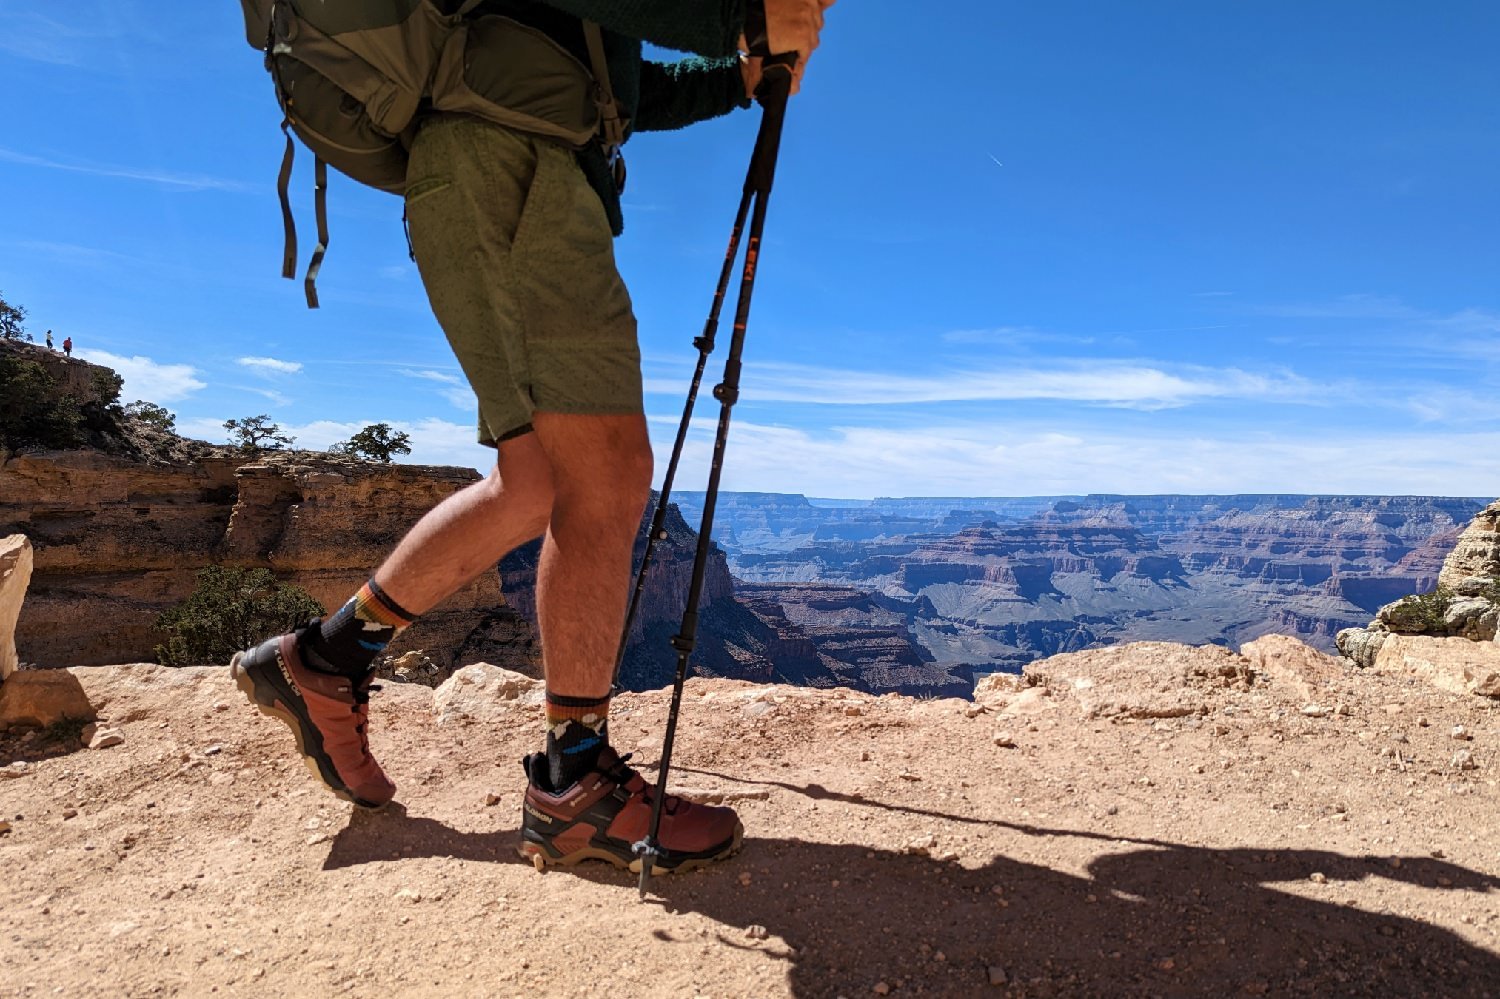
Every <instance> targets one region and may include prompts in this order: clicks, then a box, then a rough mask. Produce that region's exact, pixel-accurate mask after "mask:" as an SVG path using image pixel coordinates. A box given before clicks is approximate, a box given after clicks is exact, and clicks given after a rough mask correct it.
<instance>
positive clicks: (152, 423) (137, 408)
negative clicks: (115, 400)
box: [125, 399, 177, 434]
mask: <svg viewBox="0 0 1500 999" xmlns="http://www.w3.org/2000/svg"><path fill="white" fill-rule="evenodd" d="M125 415H126V416H129V417H132V418H134V419H135V420H137V421H139V422H141V423H144V424H145V425H146V426H148V427H150V428H151V429H153V430H160V431H161V432H162V433H167V434H170V433H175V432H176V430H177V417H176V416H175V415H173V414H172V412H171V411H170V410H168V409H167V408H165V407H164V406H158V405H157V404H156V403H154V402H146V401H145V400H144V399H137V400H136V401H135V402H132V403H131V404H130V405H128V406H126V407H125Z"/></svg>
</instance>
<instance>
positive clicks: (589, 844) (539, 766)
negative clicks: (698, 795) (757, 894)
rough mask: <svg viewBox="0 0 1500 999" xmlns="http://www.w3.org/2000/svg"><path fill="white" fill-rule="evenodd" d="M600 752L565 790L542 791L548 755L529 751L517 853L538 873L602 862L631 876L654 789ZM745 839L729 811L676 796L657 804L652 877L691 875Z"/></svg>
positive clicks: (609, 753) (648, 819)
mask: <svg viewBox="0 0 1500 999" xmlns="http://www.w3.org/2000/svg"><path fill="white" fill-rule="evenodd" d="M627 759H629V757H628V756H626V757H621V756H619V755H617V754H616V753H615V751H614V750H613V749H610V748H608V747H606V748H605V749H604V750H603V751H602V752H601V753H600V754H599V762H598V763H597V764H596V765H595V767H594V769H593V770H591V771H590V772H588V773H586V774H584V775H583V778H582V779H581V780H579V781H578V783H577V784H574V785H573V786H572V787H570V788H568V789H567V790H565V791H561V792H553V791H552V790H551V789H550V788H548V787H547V757H546V755H545V754H543V753H535V754H533V755H531V756H528V757H527V758H526V759H524V760H522V761H521V765H522V766H523V767H525V768H526V777H527V786H526V800H525V802H524V803H523V805H522V809H521V847H520V851H521V856H523V857H526V858H528V859H530V860H531V862H532V863H533V864H535V865H536V868H537V870H541V869H542V868H543V867H546V866H547V865H548V864H565V865H569V866H571V865H573V864H576V863H578V862H579V861H580V860H591V859H592V860H607V861H609V862H610V863H611V864H614V865H615V866H616V867H626V868H629V869H630V870H632V871H635V872H637V873H639V872H640V869H641V860H640V858H639V857H637V856H636V854H635V849H634V847H635V844H636V843H637V842H638V841H640V840H643V839H645V838H646V830H647V829H648V828H649V826H650V824H651V805H652V802H653V801H654V800H655V797H656V787H655V786H654V785H652V784H648V783H646V781H645V779H644V778H642V777H641V775H640V774H638V773H636V772H635V771H634V770H632V769H631V768H630V767H628V766H626V765H625V762H626V760H627ZM744 834H745V830H744V826H742V825H740V820H739V816H737V815H735V814H734V809H732V808H722V807H718V806H714V805H695V804H693V803H692V802H690V801H684V800H683V799H681V798H679V797H677V796H676V795H671V794H669V795H667V799H666V801H664V802H663V803H662V812H661V831H660V833H659V835H658V837H657V838H658V839H659V840H660V852H659V853H658V855H657V857H656V860H655V862H654V863H652V865H651V873H652V875H657V874H666V873H668V872H670V871H690V870H692V869H693V868H695V867H702V866H704V865H705V864H709V863H712V862H713V861H715V860H721V859H723V858H725V857H728V856H729V855H730V854H732V853H734V852H735V851H736V850H738V849H739V848H740V840H741V839H742V838H743V836H744Z"/></svg>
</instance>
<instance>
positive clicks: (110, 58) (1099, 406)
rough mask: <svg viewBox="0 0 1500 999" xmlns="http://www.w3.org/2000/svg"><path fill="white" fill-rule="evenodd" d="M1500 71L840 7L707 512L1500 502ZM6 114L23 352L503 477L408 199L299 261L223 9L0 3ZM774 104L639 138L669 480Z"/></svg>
mask: <svg viewBox="0 0 1500 999" xmlns="http://www.w3.org/2000/svg"><path fill="white" fill-rule="evenodd" d="M914 12H919V13H914ZM168 26H170V28H171V30H170V31H169V30H168ZM1497 44H1500V7H1497V6H1496V5H1495V4H1493V3H1490V2H1471V0H1445V2H1444V3H1442V4H1440V5H1439V4H1425V5H1418V4H1413V3H1407V2H1390V0H1360V2H1354V0H1321V2H1319V3H1316V4H1309V3H1306V2H1305V0H1300V2H1291V0H1268V2H1263V3H1257V4H1243V3H1241V4H1229V3H1202V2H1190V0H1153V2H1151V3H1138V4H1119V3H1106V2H1103V0H1092V2H1083V0H1072V2H1066V0H1064V2H1057V3H1050V4H1045V5H1043V4H1034V3H1028V4H1023V3H1018V2H995V0H987V2H978V0H950V2H948V3H944V4H941V5H936V4H934V5H925V4H924V5H916V4H911V3H907V2H896V0H843V2H841V3H839V4H838V5H837V6H835V7H834V8H833V9H832V10H831V11H830V13H829V23H828V28H827V30H826V32H825V36H824V45H823V47H822V48H820V49H819V50H818V53H817V56H816V58H815V59H814V61H813V63H812V65H811V67H810V69H809V72H808V76H807V80H806V83H805V86H804V89H803V93H802V94H801V95H800V96H798V97H797V98H795V99H794V100H793V102H792V106H791V109H790V112H789V116H788V123H787V136H786V141H785V144H784V148H783V153H782V167H781V171H780V174H779V176H778V180H777V187H776V191H775V194H774V196H773V198H772V201H771V211H770V214H771V218H770V221H769V224H768V230H767V243H766V247H765V252H764V254H763V262H762V266H761V271H760V279H759V285H758V291H757V297H756V302H755V311H754V314H753V317H752V322H751V329H750V338H749V344H748V347H747V352H746V364H747V369H746V376H745V393H744V396H743V401H742V403H741V404H740V405H739V406H738V407H736V409H735V425H734V429H733V432H732V435H731V440H730V445H729V453H728V461H727V464H726V473H725V487H726V488H730V489H747V490H750V489H757V490H758V489H764V490H774V491H783V492H804V493H808V494H811V495H820V496H848V497H869V496H876V495H960V494H970V495H1025V494H1050V493H1073V492H1137V493H1139V492H1228V491H1236V492H1362V493H1444V494H1458V495H1474V496H1491V495H1495V494H1497V493H1500V486H1497V482H1500V474H1497V458H1500V393H1497V388H1500V384H1497V383H1500V377H1497V375H1496V370H1497V362H1500V179H1497V178H1500V103H1497V102H1496V100H1495V95H1496V94H1497V93H1500V61H1497V60H1496V59H1495V58H1494V52H1495V50H1496V46H1497ZM0 87H3V89H4V92H5V93H7V94H8V95H9V101H8V106H9V108H10V111H9V113H8V115H7V121H6V125H7V127H6V128H5V130H4V134H3V137H0V190H3V191H4V192H5V195H4V219H5V225H4V227H3V228H0V292H3V293H4V295H5V297H6V298H7V299H8V300H10V301H12V302H18V303H21V304H24V305H25V306H27V307H28V308H29V309H30V310H31V313H32V319H31V327H32V329H33V331H34V332H35V333H36V334H38V337H40V334H41V333H42V332H43V331H44V330H45V329H46V328H49V327H50V328H52V329H54V330H55V331H56V335H57V337H58V338H59V339H61V337H62V336H63V335H64V334H71V335H72V337H73V339H74V341H75V343H76V344H77V347H78V350H79V353H80V354H81V355H82V356H85V357H89V358H91V359H95V360H98V361H101V362H102V363H109V364H112V365H114V366H115V367H117V368H118V369H119V370H120V371H121V373H122V374H124V376H125V378H126V390H125V391H126V397H127V398H135V397H142V398H147V399H152V400H154V401H157V402H160V403H162V404H163V405H166V406H167V407H168V408H170V409H172V410H173V411H174V412H175V413H177V414H178V420H179V427H180V428H181V429H184V430H186V431H187V432H190V433H193V434H195V435H198V436H204V437H207V438H210V439H214V438H217V439H222V434H223V431H222V429H221V426H220V424H222V422H223V420H225V419H226V418H230V417H241V416H247V415H253V414H256V413H262V412H264V413H269V414H270V415H271V416H272V417H273V419H275V420H276V421H277V422H278V423H280V424H281V425H282V426H283V427H285V428H288V429H289V430H290V431H291V432H292V433H293V434H295V435H296V436H297V438H298V440H299V443H301V444H302V445H304V446H324V445H326V444H328V443H330V442H331V441H334V440H338V439H341V438H343V437H347V436H348V435H349V433H351V432H353V431H354V430H357V429H358V428H360V427H362V426H364V425H365V424H368V423H371V422H375V421H381V420H383V421H387V422H391V423H394V424H396V425H398V426H400V427H402V428H404V429H406V430H408V431H409V432H410V433H411V434H412V436H413V439H414V441H415V443H416V445H417V448H416V452H415V453H414V454H413V455H412V456H411V460H420V461H428V462H437V463H452V464H466V465H467V464H473V465H476V466H479V467H481V468H483V467H487V464H488V462H489V457H488V454H487V452H485V451H484V450H483V449H481V448H479V447H478V446H477V445H474V444H473V443H472V437H473V432H472V402H471V399H470V398H469V396H468V394H467V389H466V388H465V387H464V385H463V382H462V379H461V376H460V374H459V371H458V368H457V365H456V363H455V362H454V361H453V359H452V356H451V355H450V354H449V352H448V350H447V347H446V344H445V342H444V340H443V338H442V334H441V331H440V330H439V329H438V327H437V325H436V323H435V322H434V321H433V319H432V318H431V315H430V313H429V310H428V307H427V303H426V299H425V296H424V294H423V292H422V289H421V284H420V281H419V279H418V277H417V274H416V270H415V267H414V266H413V265H412V264H411V262H410V261H409V260H408V259H407V256H406V246H405V242H404V240H403V237H402V234H401V227H400V214H401V206H400V202H399V201H398V200H397V199H395V198H393V197H391V196H389V195H383V194H379V193H377V192H374V191H370V190H366V189H363V188H360V187H359V186H358V185H356V184H354V183H352V182H349V181H344V180H343V179H342V178H336V179H335V181H334V183H333V185H332V190H331V196H330V201H331V209H332V227H333V234H332V243H331V246H330V251H329V257H328V260H327V263H326V265H325V267H324V269H323V275H322V278H321V281H320V287H321V290H322V297H323V308H322V309H321V310H320V311H318V312H308V311H307V310H306V309H305V307H304V305H303V302H302V297H301V291H300V283H299V282H287V281H283V280H281V279H280V277H279V276H278V271H279V262H280V256H281V223H280V215H279V211H278V209H277V206H276V197H275V191H274V185H275V174H276V169H277V166H278V163H279V159H280V155H281V142H280V133H279V132H278V130H277V123H278V120H279V119H278V114H277V111H276V108H275V102H274V99H273V98H272V96H271V92H270V83H269V80H268V78H267V77H266V75H265V73H264V71H263V70H262V68H261V66H260V62H259V58H258V56H257V54H256V53H254V52H253V51H252V50H251V49H249V48H248V47H247V46H246V45H245V44H244V41H243V36H242V30H241V25H240V22H239V13H238V7H237V5H235V4H232V3H229V2H222V3H212V4H206V3H196V2H195V3H188V2H186V0H168V2H166V3H155V4H147V3H144V2H142V0H108V2H104V0H70V2H69V3H68V4H65V5H58V4H55V3H43V2H41V0H0ZM757 114H758V112H743V113H740V114H737V115H735V116H732V117H731V118H728V119H724V120H721V121H716V122H711V123H707V124H705V125H701V126H698V127H696V128H694V129H691V130H688V131H685V132H682V133H674V134H666V135H659V134H647V135H641V136H638V137H637V138H636V139H635V140H634V141H633V142H632V143H631V145H630V146H629V153H630V168H631V187H630V190H629V192H628V194H627V197H626V225H627V232H626V235H625V236H624V237H623V238H622V239H621V240H620V241H619V243H618V246H617V251H618V255H619V258H620V263H621V269H622V271H623V272H624V274H625V277H626V279H627V281H628V283H629V284H630V286H631V289H632V292H633V295H634V299H635V306H636V313H637V316H638V317H639V320H640V324H641V342H642V350H643V354H644V357H645V374H646V384H647V389H648V395H647V400H646V401H647V410H648V415H649V416H650V417H651V419H652V421H653V422H652V425H653V428H654V432H655V433H656V435H657V437H658V438H659V441H658V443H659V447H658V455H659V458H660V460H659V465H665V454H666V449H667V447H669V445H670V440H671V435H672V433H673V431H674V429H675V426H676V421H677V418H678V415H679V414H680V412H681V405H682V403H681V399H682V393H683V391H684V389H685V387H686V378H687V375H688V373H689V372H690V370H691V364H692V361H693V359H694V352H693V350H692V347H691V341H692V339H693V337H694V336H695V335H696V334H697V333H698V331H699V330H700V328H701V326H702V320H703V315H704V313H705V310H706V308H707V305H708V298H709V293H710V291H711V289H712V284H713V281H714V279H715V278H716V276H717V270H718V266H719V262H720V259H721V257H722V254H723V246H724V242H725V239H726V238H727V234H728V225H729V221H730V218H731V216H732V214H733V210H734V207H735V204H736V202H737V198H738V192H739V187H740V183H741V181H742V179H743V176H744V165H745V161H746V158H747V155H748V152H749V148H750V144H751V141H752V138H753V135H754V130H755V125H756V115H757ZM310 165H311V157H302V158H301V160H300V169H299V175H298V178H297V181H296V186H295V188H294V190H295V200H296V204H297V206H298V209H299V221H300V223H301V226H302V229H301V232H302V234H303V237H304V238H303V244H304V247H303V250H304V253H303V255H304V261H303V262H304V263H305V256H306V252H307V249H308V248H309V247H310V244H311V242H312V239H311V225H312V214H311V193H310V189H311V177H310V169H308V168H310ZM721 349H722V348H721ZM699 413H700V415H701V417H702V418H703V419H702V420H701V421H700V422H701V425H700V426H698V427H696V428H695V430H694V434H693V439H692V441H691V444H690V454H689V462H688V465H687V467H686V468H685V470H684V477H683V478H682V479H681V480H680V482H679V485H680V487H681V488H701V485H700V483H701V481H702V476H703V475H704V474H705V472H704V467H705V466H704V458H705V456H706V454H707V450H708V443H709V436H710V433H711V429H710V426H709V425H710V423H711V422H712V418H713V417H715V416H716V415H717V414H716V409H715V410H712V411H711V410H709V409H706V408H704V407H702V406H700V409H699Z"/></svg>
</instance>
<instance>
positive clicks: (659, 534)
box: [610, 185, 753, 687]
mask: <svg viewBox="0 0 1500 999" xmlns="http://www.w3.org/2000/svg"><path fill="white" fill-rule="evenodd" d="M752 197H753V192H752V191H751V190H750V188H749V186H748V185H747V186H746V188H745V193H744V196H743V197H741V198H740V207H739V211H738V212H736V213H735V216H734V228H733V229H732V230H730V234H729V250H728V252H726V253H725V254H724V265H723V267H721V268H720V270H719V283H718V285H717V286H716V287H715V288H714V298H713V302H712V303H710V305H709V309H708V318H707V319H706V320H705V321H704V323H703V335H702V336H699V337H696V338H695V339H694V340H693V346H695V347H697V348H698V366H697V367H696V368H695V369H694V370H693V380H692V382H691V383H690V384H689V385H688V393H687V405H686V406H685V407H683V410H682V421H681V422H680V423H678V424H677V440H676V441H675V443H673V445H672V457H671V459H669V460H668V462H667V473H666V475H664V476H663V477H662V481H661V495H660V496H659V497H657V501H656V513H655V514H653V515H652V517H651V529H650V530H649V531H648V532H647V533H646V551H645V553H644V554H642V555H641V567H640V569H639V570H637V572H636V577H635V589H634V590H633V591H632V592H631V594H630V609H629V610H628V611H626V612H625V627H624V629H623V630H622V631H621V632H620V647H619V649H618V651H616V653H615V674H614V678H613V679H612V680H611V681H610V686H611V687H618V686H619V684H620V671H621V670H622V669H623V668H624V667H625V651H626V649H627V648H628V647H629V645H630V629H631V627H632V626H633V625H634V624H635V618H636V615H637V614H638V613H639V612H640V607H641V595H642V594H643V593H644V592H645V591H646V575H647V573H648V572H649V571H650V569H651V561H652V558H653V557H654V556H655V554H656V543H657V542H658V541H665V540H666V537H667V534H666V523H667V504H668V503H669V502H670V501H671V499H672V485H673V483H674V482H676V480H677V466H678V463H679V462H681V460H682V449H683V446H684V445H685V444H686V443H687V435H688V427H689V426H690V425H691V423H692V422H693V408H694V407H695V406H696V405H697V402H698V388H699V386H700V385H702V384H703V369H704V366H705V365H706V364H707V363H708V355H709V354H712V353H713V352H714V338H715V337H716V336H717V335H718V332H719V313H720V312H721V311H723V308H724V296H725V294H726V293H727V292H728V290H729V280H730V278H731V277H733V276H734V261H735V258H736V257H737V256H739V252H740V233H742V232H744V230H745V218H746V216H748V215H749V214H750V201H751V199H752Z"/></svg>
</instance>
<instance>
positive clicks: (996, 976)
mask: <svg viewBox="0 0 1500 999" xmlns="http://www.w3.org/2000/svg"><path fill="white" fill-rule="evenodd" d="M989 975H990V984H991V985H1004V984H1005V983H1006V982H1007V981H1009V979H1008V978H1006V977H1005V969H1004V968H1002V967H1000V965H998V964H992V965H990V966H989Z"/></svg>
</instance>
